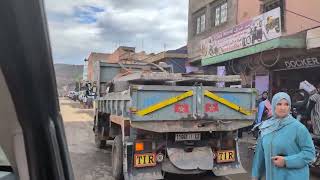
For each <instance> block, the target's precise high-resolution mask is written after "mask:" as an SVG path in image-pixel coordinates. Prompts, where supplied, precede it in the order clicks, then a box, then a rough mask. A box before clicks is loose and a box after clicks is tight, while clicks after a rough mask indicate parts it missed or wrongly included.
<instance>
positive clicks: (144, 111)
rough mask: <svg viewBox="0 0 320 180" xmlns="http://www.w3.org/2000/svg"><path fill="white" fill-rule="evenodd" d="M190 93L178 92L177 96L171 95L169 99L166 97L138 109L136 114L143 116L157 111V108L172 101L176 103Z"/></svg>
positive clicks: (190, 92)
mask: <svg viewBox="0 0 320 180" xmlns="http://www.w3.org/2000/svg"><path fill="white" fill-rule="evenodd" d="M192 95H193V91H187V92H185V93H182V94H180V95H178V96H175V97H172V98H170V99H166V100H164V101H161V102H159V103H157V104H154V105H152V106H149V107H147V108H145V109H142V110H139V111H138V112H137V113H136V114H137V115H139V116H144V115H146V114H149V113H151V112H154V111H157V110H159V109H161V108H164V107H166V106H169V105H171V104H174V103H176V102H178V101H181V100H183V99H186V98H187V97H190V96H192Z"/></svg>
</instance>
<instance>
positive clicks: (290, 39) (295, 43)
mask: <svg viewBox="0 0 320 180" xmlns="http://www.w3.org/2000/svg"><path fill="white" fill-rule="evenodd" d="M305 47H306V39H305V36H301V35H298V36H283V37H280V38H276V39H273V40H270V41H266V42H263V43H260V44H256V45H253V46H250V47H247V48H244V49H239V50H236V51H232V52H228V53H225V54H221V55H218V56H214V57H210V58H206V59H202V60H201V65H202V66H208V65H212V64H217V63H221V62H225V61H228V60H231V59H235V58H240V57H244V56H248V55H252V54H256V53H259V52H263V51H267V50H272V49H277V48H305Z"/></svg>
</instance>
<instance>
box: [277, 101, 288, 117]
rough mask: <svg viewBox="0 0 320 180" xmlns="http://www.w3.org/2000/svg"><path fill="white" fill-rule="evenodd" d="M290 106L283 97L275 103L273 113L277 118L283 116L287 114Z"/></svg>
mask: <svg viewBox="0 0 320 180" xmlns="http://www.w3.org/2000/svg"><path fill="white" fill-rule="evenodd" d="M289 111H290V107H289V103H288V101H287V100H285V99H281V100H280V101H279V102H278V104H277V105H276V109H275V113H276V116H277V117H279V118H284V117H286V116H287V115H288V114H289Z"/></svg>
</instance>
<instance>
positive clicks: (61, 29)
mask: <svg viewBox="0 0 320 180" xmlns="http://www.w3.org/2000/svg"><path fill="white" fill-rule="evenodd" d="M45 2H46V9H47V17H48V23H49V32H50V40H51V44H52V51H53V56H54V62H55V63H67V64H82V63H83V59H84V58H86V57H87V56H88V55H89V53H90V52H92V51H94V52H105V53H111V52H113V51H114V50H115V49H116V47H117V46H119V45H124V46H134V47H136V51H138V52H139V51H142V50H145V51H146V52H147V53H151V52H160V51H163V50H164V48H166V50H168V49H176V48H179V47H181V46H183V45H185V44H186V42H187V23H188V0H161V1H156V0H45Z"/></svg>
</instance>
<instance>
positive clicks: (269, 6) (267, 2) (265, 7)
mask: <svg viewBox="0 0 320 180" xmlns="http://www.w3.org/2000/svg"><path fill="white" fill-rule="evenodd" d="M284 6H285V5H284V0H264V1H263V2H262V6H261V8H262V13H265V12H268V11H271V10H273V9H275V8H278V7H280V15H281V29H282V31H285V29H284V27H285V26H284V23H285V22H284Z"/></svg>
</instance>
